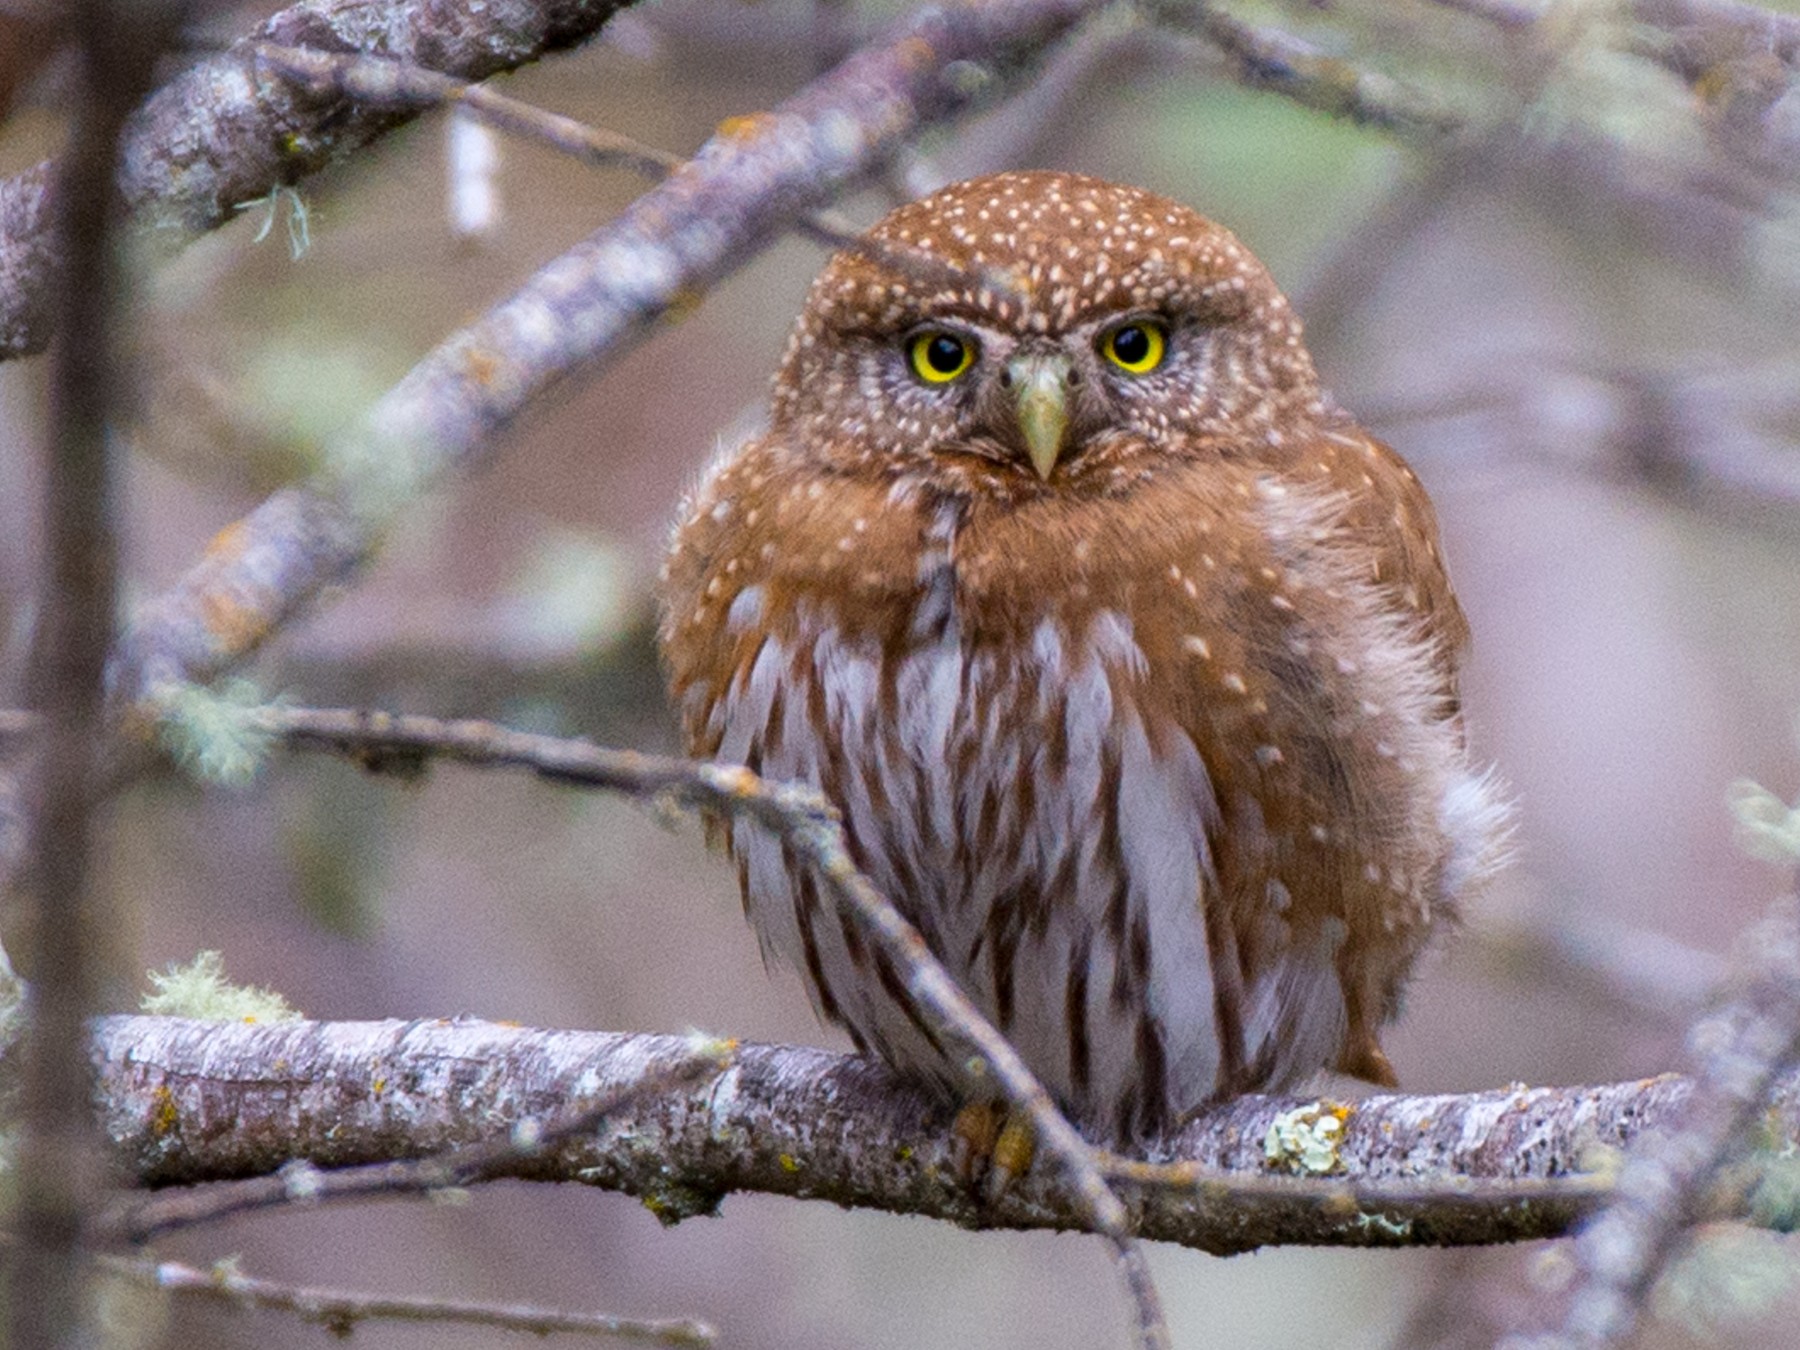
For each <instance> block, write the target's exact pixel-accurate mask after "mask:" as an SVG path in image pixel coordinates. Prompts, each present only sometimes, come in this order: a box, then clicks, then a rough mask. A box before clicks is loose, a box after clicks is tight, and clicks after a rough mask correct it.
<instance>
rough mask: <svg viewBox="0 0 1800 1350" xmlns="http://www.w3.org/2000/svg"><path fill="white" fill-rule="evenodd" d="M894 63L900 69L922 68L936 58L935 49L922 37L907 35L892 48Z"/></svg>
mask: <svg viewBox="0 0 1800 1350" xmlns="http://www.w3.org/2000/svg"><path fill="white" fill-rule="evenodd" d="M894 59H895V63H896V64H897V65H899V66H900V68H901V69H902V70H923V69H925V67H927V66H929V65H931V64H932V63H934V62H935V61H936V60H937V51H936V49H934V48H933V47H932V45H931V44H930V43H929V42H927V41H926V40H925V39H924V38H922V37H909V38H907V39H906V40H905V41H903V42H901V43H900V45H899V46H897V47H895V48H894Z"/></svg>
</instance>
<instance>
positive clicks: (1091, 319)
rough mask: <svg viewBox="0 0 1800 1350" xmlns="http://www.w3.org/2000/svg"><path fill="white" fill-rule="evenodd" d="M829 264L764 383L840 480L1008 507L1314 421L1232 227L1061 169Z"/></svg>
mask: <svg viewBox="0 0 1800 1350" xmlns="http://www.w3.org/2000/svg"><path fill="white" fill-rule="evenodd" d="M867 237H868V239H869V241H870V242H871V248H870V249H869V250H868V251H866V252H857V251H845V252H843V253H840V254H838V255H837V256H836V257H835V258H833V259H832V261H831V263H830V265H829V266H828V267H827V268H826V269H825V271H824V273H823V274H822V275H821V276H820V277H819V279H818V281H817V282H816V283H815V284H814V286H813V290H812V294H811V297H810V298H809V300H808V303H807V306H806V309H805V311H804V312H803V313H802V314H801V317H800V322H799V324H798V326H797V328H796V329H795V332H794V336H793V339H792V341H791V342H790V343H789V346H788V351H787V355H786V357H785V359H784V360H783V363H782V366H781V370H780V371H779V372H778V374H777V377H776V385H775V399H774V405H773V409H772V420H773V423H774V427H775V429H776V430H777V431H781V432H785V433H787V434H786V435H785V436H784V437H783V439H784V440H786V441H787V442H788V443H789V444H790V445H795V446H800V447H805V448H806V453H808V454H811V455H814V456H818V457H822V458H823V459H824V460H826V461H828V462H830V464H831V465H832V466H833V467H836V468H838V469H840V470H842V471H845V472H869V471H871V470H873V471H878V472H885V473H896V474H898V473H917V472H920V471H925V472H931V471H933V470H936V471H941V472H946V473H950V474H953V475H955V476H957V477H958V478H961V479H963V480H965V481H967V480H971V479H973V480H979V481H986V482H989V483H993V484H995V485H997V486H1001V487H1003V488H1006V489H1008V490H1011V491H1019V490H1028V489H1035V488H1039V487H1045V488H1053V487H1055V486H1057V485H1059V484H1075V483H1088V484H1102V485H1103V484H1104V482H1105V481H1106V480H1107V479H1109V478H1111V479H1116V478H1117V477H1118V476H1120V475H1121V474H1124V475H1129V474H1131V473H1133V472H1135V471H1140V470H1141V469H1142V468H1143V467H1144V466H1145V464H1146V463H1147V461H1148V460H1149V458H1151V457H1154V456H1159V455H1168V454H1204V453H1218V452H1219V450H1220V448H1221V447H1222V446H1224V447H1236V448H1237V449H1239V450H1240V451H1241V450H1247V449H1251V448H1253V447H1255V446H1278V445H1279V444H1280V443H1281V440H1282V437H1283V434H1284V431H1289V432H1291V431H1292V430H1293V429H1295V428H1296V426H1304V425H1306V424H1307V423H1309V422H1311V421H1312V420H1314V419H1315V418H1316V417H1317V416H1318V415H1319V414H1320V412H1321V408H1322V397H1321V394H1320V392H1319V386H1318V380H1317V377H1316V375H1315V374H1314V371H1313V365H1312V360H1311V358H1310V357H1309V356H1308V355H1307V352H1306V348H1305V347H1304V346H1303V345H1302V342H1301V333H1300V323H1299V321H1298V320H1297V319H1296V318H1295V317H1294V315H1293V313H1292V311H1291V310H1290V309H1289V307H1288V303H1287V300H1286V299H1285V298H1284V297H1283V296H1282V294H1281V292H1280V291H1279V290H1277V289H1276V287H1275V283H1274V281H1273V280H1272V279H1271V278H1270V276H1269V273H1268V270H1267V269H1266V268H1264V267H1263V265H1262V264H1261V263H1260V262H1258V261H1257V260H1256V258H1255V257H1254V256H1252V255H1251V253H1250V252H1249V250H1248V249H1246V248H1245V247H1244V246H1243V245H1242V244H1240V243H1239V242H1238V241H1237V239H1236V238H1235V237H1234V236H1233V235H1232V234H1231V233H1230V232H1229V231H1228V230H1225V229H1223V228H1221V227H1220V226H1218V225H1215V224H1213V223H1212V222H1211V221H1209V220H1207V219H1205V218H1204V217H1202V216H1199V215H1197V214H1195V213H1194V212H1193V211H1190V210H1188V209H1187V208H1186V207H1184V206H1181V205H1179V204H1177V203H1175V202H1172V201H1169V200H1167V199H1165V198H1162V197H1158V196H1155V195H1154V194H1152V193H1149V192H1144V191H1140V190H1139V189H1136V188H1129V187H1121V186H1118V185H1116V184H1113V183H1107V182H1103V181H1101V180H1099V179H1095V178H1087V177H1083V176H1081V175H1078V174H1065V173H1041V172H1033V173H1002V174H995V175H992V176H990V177H986V178H975V179H971V180H969V181H968V182H965V183H958V184H956V185H954V186H952V187H948V188H945V189H944V190H943V191H941V192H938V193H936V194H934V195H933V196H930V197H927V198H925V199H923V200H921V201H917V202H912V203H909V204H908V205H906V206H902V207H900V208H899V209H898V210H896V211H894V212H893V213H892V214H890V215H889V216H887V217H886V218H885V219H883V220H882V221H881V222H880V223H879V224H877V225H876V226H875V227H874V228H873V229H872V230H870V231H869V234H868V236H867Z"/></svg>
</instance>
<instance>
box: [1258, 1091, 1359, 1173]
mask: <svg viewBox="0 0 1800 1350" xmlns="http://www.w3.org/2000/svg"><path fill="white" fill-rule="evenodd" d="M1352 1109H1353V1108H1351V1107H1350V1106H1347V1105H1345V1104H1344V1103H1342V1102H1327V1101H1316V1102H1311V1103H1309V1104H1307V1105H1306V1106H1297V1107H1295V1108H1294V1109H1293V1110H1292V1111H1283V1112H1282V1113H1281V1114H1280V1115H1278V1116H1276V1117H1275V1119H1274V1120H1273V1121H1271V1122H1270V1124H1269V1132H1268V1133H1267V1134H1265V1135H1264V1136H1263V1159H1264V1161H1266V1162H1267V1163H1268V1165H1269V1166H1270V1167H1273V1168H1277V1169H1279V1170H1281V1171H1285V1172H1293V1173H1295V1174H1297V1175H1301V1176H1326V1175H1328V1174H1330V1173H1332V1172H1340V1171H1342V1170H1343V1166H1344V1162H1343V1159H1342V1158H1340V1157H1339V1156H1338V1150H1339V1149H1340V1148H1341V1147H1342V1146H1343V1143H1344V1122H1345V1121H1347V1120H1349V1119H1350V1112H1351V1110H1352Z"/></svg>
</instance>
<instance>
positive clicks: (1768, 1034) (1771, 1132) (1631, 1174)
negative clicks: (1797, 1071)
mask: <svg viewBox="0 0 1800 1350" xmlns="http://www.w3.org/2000/svg"><path fill="white" fill-rule="evenodd" d="M1797 914H1800V911H1797V909H1796V902H1795V900H1794V899H1793V897H1791V896H1790V897H1785V898H1783V899H1782V900H1780V901H1778V902H1777V903H1776V904H1775V905H1774V906H1773V907H1772V908H1771V910H1770V911H1769V913H1768V915H1767V916H1765V918H1764V919H1763V922H1762V923H1761V924H1759V925H1758V926H1757V927H1756V928H1755V929H1754V930H1753V931H1752V932H1750V933H1748V934H1746V935H1745V936H1746V942H1745V944H1744V946H1745V948H1746V952H1747V955H1748V957H1749V960H1748V962H1747V969H1746V972H1745V978H1744V980H1743V987H1742V988H1740V989H1739V990H1738V991H1737V992H1736V996H1735V997H1734V998H1732V999H1731V1000H1730V1001H1729V1002H1728V1003H1726V1004H1725V1005H1724V1006H1723V1007H1721V1008H1720V1009H1718V1010H1717V1011H1716V1012H1713V1013H1710V1014H1709V1015H1708V1016H1706V1017H1704V1018H1703V1019H1701V1020H1700V1021H1699V1022H1697V1023H1696V1024H1695V1025H1694V1028H1693V1030H1692V1032H1691V1033H1690V1044H1691V1050H1692V1054H1693V1056H1694V1058H1695V1059H1696V1060H1697V1061H1698V1074H1697V1076H1696V1079H1695V1084H1694V1090H1693V1092H1692V1094H1691V1095H1690V1096H1689V1098H1688V1100H1687V1101H1686V1102H1685V1103H1684V1104H1683V1106H1682V1109H1681V1110H1680V1111H1679V1112H1678V1113H1676V1114H1675V1115H1674V1117H1673V1118H1672V1119H1671V1120H1670V1121H1669V1122H1668V1123H1667V1128H1666V1129H1665V1130H1664V1131H1661V1132H1655V1133H1651V1134H1648V1135H1647V1136H1646V1137H1645V1138H1644V1140H1643V1141H1642V1142H1641V1143H1640V1144H1639V1145H1638V1146H1637V1147H1636V1148H1634V1149H1632V1150H1631V1151H1630V1152H1629V1153H1628V1154H1627V1155H1626V1158H1625V1161H1624V1163H1623V1165H1622V1167H1621V1169H1620V1172H1619V1178H1618V1194H1617V1195H1616V1197H1615V1198H1614V1199H1613V1200H1612V1201H1611V1202H1610V1203H1609V1204H1608V1205H1607V1206H1606V1208H1605V1209H1604V1210H1602V1211H1601V1213H1600V1214H1599V1215H1598V1216H1596V1217H1595V1219H1594V1220H1593V1222H1591V1223H1589V1224H1587V1225H1586V1226H1585V1227H1583V1229H1582V1231H1581V1233H1580V1235H1579V1236H1578V1237H1577V1238H1576V1241H1575V1250H1574V1258H1575V1266H1576V1270H1577V1273H1578V1277H1577V1280H1576V1283H1575V1285H1574V1288H1573V1289H1572V1290H1571V1292H1570V1295H1569V1301H1568V1311H1567V1313H1566V1315H1565V1317H1564V1319H1563V1322H1562V1326H1561V1328H1560V1329H1559V1330H1558V1331H1556V1332H1553V1333H1550V1334H1545V1335H1529V1334H1516V1335H1514V1336H1511V1337H1508V1338H1507V1339H1506V1340H1504V1341H1503V1342H1502V1343H1501V1344H1502V1346H1503V1347H1504V1350H1601V1348H1602V1347H1605V1346H1610V1345H1618V1344H1621V1343H1623V1342H1624V1341H1626V1340H1628V1339H1629V1338H1630V1337H1631V1335H1632V1333H1633V1332H1634V1331H1635V1330H1636V1329H1637V1326H1638V1323H1639V1322H1640V1321H1641V1320H1642V1319H1643V1317H1644V1312H1645V1307H1646V1305H1647V1303H1648V1301H1649V1298H1650V1293H1651V1290H1652V1289H1653V1287H1654V1286H1655V1284H1656V1281H1657V1280H1658V1278H1660V1276H1661V1275H1662V1273H1663V1271H1664V1270H1665V1268H1667V1266H1668V1265H1669V1263H1670V1262H1671V1261H1672V1260H1673V1259H1674V1257H1675V1256H1676V1254H1677V1253H1678V1252H1679V1251H1680V1250H1681V1249H1682V1248H1683V1247H1684V1246H1685V1245H1686V1244H1687V1243H1688V1242H1689V1240H1690V1231H1691V1229H1692V1228H1693V1226H1694V1225H1695V1224H1696V1223H1698V1222H1699V1221H1700V1220H1701V1219H1703V1218H1705V1217H1707V1216H1708V1214H1709V1213H1710V1212H1714V1211H1715V1210H1716V1206H1717V1205H1718V1203H1719V1199H1720V1193H1721V1192H1723V1193H1724V1194H1725V1195H1726V1196H1728V1197H1730V1198H1731V1199H1732V1200H1735V1201H1736V1203H1737V1204H1738V1205H1743V1206H1746V1207H1747V1206H1748V1205H1749V1202H1750V1193H1751V1192H1752V1191H1753V1190H1754V1189H1755V1187H1756V1185H1757V1183H1758V1180H1759V1179H1758V1178H1757V1176H1756V1174H1755V1172H1754V1170H1750V1171H1748V1172H1747V1173H1745V1172H1743V1170H1742V1169H1740V1175H1738V1176H1736V1177H1734V1178H1731V1179H1729V1180H1728V1181H1727V1182H1726V1183H1725V1184H1723V1185H1721V1176H1720V1174H1721V1172H1722V1171H1724V1169H1726V1168H1727V1167H1728V1166H1729V1165H1731V1164H1732V1163H1736V1162H1741V1160H1742V1159H1743V1158H1744V1156H1745V1155H1746V1154H1747V1153H1749V1152H1750V1151H1751V1150H1752V1149H1754V1148H1757V1147H1761V1146H1763V1145H1765V1144H1766V1143H1767V1142H1769V1141H1771V1140H1772V1139H1773V1140H1780V1141H1781V1142H1776V1143H1775V1145H1774V1147H1775V1149H1776V1151H1784V1150H1785V1151H1788V1152H1791V1151H1792V1150H1794V1149H1795V1148H1797V1147H1800V1141H1796V1140H1795V1139H1794V1138H1793V1136H1791V1135H1789V1136H1787V1137H1786V1139H1785V1140H1781V1129H1780V1127H1779V1126H1778V1125H1776V1124H1775V1123H1774V1122H1773V1121H1771V1119H1770V1116H1771V1113H1772V1111H1773V1110H1774V1108H1773V1106H1772V1103H1771V1097H1772V1094H1775V1093H1777V1092H1779V1091H1780V1087H1781V1085H1782V1084H1783V1083H1784V1082H1788V1081H1791V1078H1792V1071H1793V1067H1794V1064H1795V1061H1796V1059H1800V922H1797V921H1796V920H1797ZM1786 1219H1787V1221H1788V1222H1789V1226H1791V1219H1792V1215H1791V1214H1790V1215H1787V1216H1786Z"/></svg>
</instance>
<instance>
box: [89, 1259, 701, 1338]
mask: <svg viewBox="0 0 1800 1350" xmlns="http://www.w3.org/2000/svg"><path fill="white" fill-rule="evenodd" d="M105 1264H106V1267H107V1268H108V1269H110V1270H115V1271H118V1272H119V1273H121V1274H123V1275H126V1276H128V1277H130V1278H132V1279H136V1280H139V1281H142V1282H143V1283H146V1284H149V1285H151V1286H153V1287H155V1288H157V1289H165V1290H168V1291H169V1292H171V1293H176V1294H185V1295H189V1296H192V1297H198V1298H202V1299H207V1300H210V1301H212V1302H215V1303H225V1304H229V1305H230V1306H232V1307H237V1308H263V1309H273V1310H275V1311H279V1312H289V1313H294V1314H296V1315H298V1316H299V1317H300V1318H301V1320H303V1321H307V1322H317V1323H319V1324H320V1325H321V1326H323V1327H325V1328H326V1329H327V1330H328V1331H330V1332H331V1333H332V1335H334V1336H348V1335H349V1334H350V1333H351V1332H352V1331H354V1330H356V1328H357V1326H358V1324H360V1323H363V1322H377V1321H388V1322H448V1323H457V1324H461V1325H464V1326H478V1327H495V1328H498V1329H499V1330H501V1331H527V1332H531V1333H533V1334H534V1335H538V1336H549V1335H552V1334H554V1333H556V1332H569V1333H573V1334H575V1335H581V1336H606V1337H611V1338H616V1339H618V1340H624V1341H632V1342H635V1343H637V1344H640V1345H676V1346H695V1345H711V1344H712V1343H713V1340H714V1338H715V1335H716V1333H715V1332H714V1331H713V1329H712V1328H711V1327H710V1326H708V1325H707V1324H706V1323H704V1322H696V1321H693V1320H692V1319H688V1318H680V1319H666V1320H657V1321H648V1320H645V1319H642V1318H636V1317H616V1316H613V1315H612V1314H610V1313H575V1312H562V1311H559V1310H558V1309H555V1308H537V1307H532V1306H531V1305H529V1304H523V1303H470V1302H466V1301H464V1300H462V1299H440V1298H417V1297H412V1298H408V1297H397V1296H394V1295H391V1294H388V1295H382V1294H355V1293H350V1292H349V1291H347V1290H342V1289H320V1288H313V1287H309V1286H306V1285H293V1284H282V1283H279V1282H278V1281H275V1280H263V1279H257V1278H256V1277H254V1276H251V1275H244V1274H241V1273H240V1272H238V1271H237V1270H236V1269H234V1268H232V1267H231V1266H230V1265H218V1266H214V1267H213V1268H212V1269H211V1270H200V1269H198V1268H196V1267H194V1266H189V1265H183V1264H182V1263H181V1262H179V1261H120V1260H109V1261H107V1262H106V1263H105Z"/></svg>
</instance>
